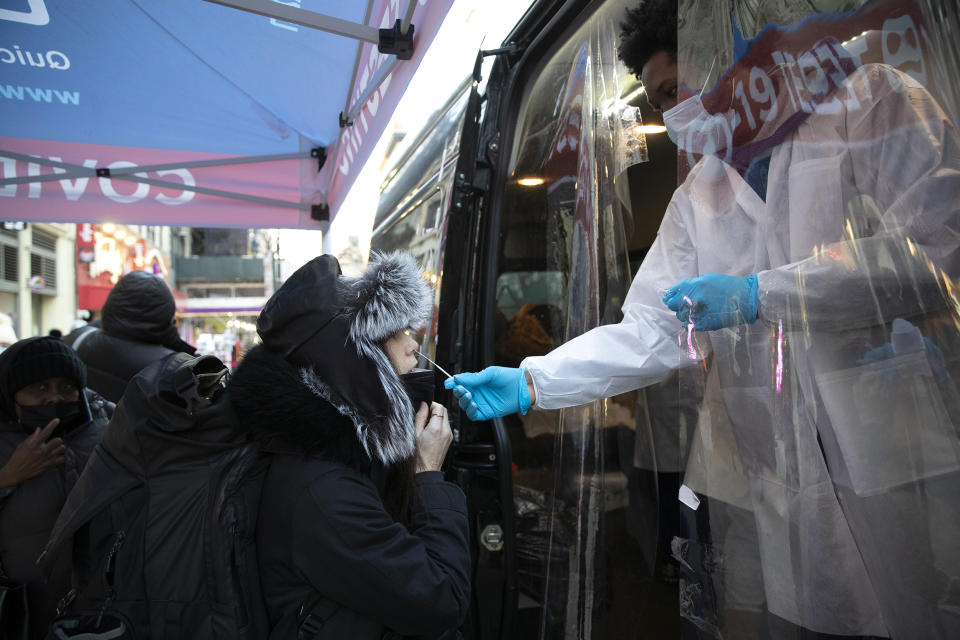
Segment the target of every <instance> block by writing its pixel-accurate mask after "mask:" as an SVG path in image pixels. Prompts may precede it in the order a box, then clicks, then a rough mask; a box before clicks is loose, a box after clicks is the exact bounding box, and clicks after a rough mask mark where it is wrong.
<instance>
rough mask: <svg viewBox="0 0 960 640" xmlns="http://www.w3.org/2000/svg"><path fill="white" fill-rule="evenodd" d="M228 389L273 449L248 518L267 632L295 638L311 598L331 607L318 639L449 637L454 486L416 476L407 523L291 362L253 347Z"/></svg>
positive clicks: (458, 577)
mask: <svg viewBox="0 0 960 640" xmlns="http://www.w3.org/2000/svg"><path fill="white" fill-rule="evenodd" d="M230 392H231V393H230V398H231V402H233V403H234V408H235V410H236V412H237V414H238V415H239V416H242V418H241V420H242V421H243V422H244V425H245V427H246V428H247V429H248V430H249V431H250V434H251V435H252V437H254V438H255V439H257V440H259V441H260V442H261V444H262V446H263V448H264V450H266V451H269V452H272V453H271V456H272V462H271V466H270V471H269V473H268V475H267V478H266V482H265V485H264V487H263V493H262V498H261V504H260V516H259V521H258V527H257V552H258V557H259V563H260V571H261V584H262V586H263V591H264V596H265V599H266V604H267V609H268V612H269V616H270V622H271V626H272V628H273V631H272V633H271V635H270V637H271V638H278V639H279V638H290V639H293V638H296V637H297V628H298V619H297V614H298V611H299V610H300V608H301V606H303V605H304V603H307V602H310V601H311V599H312V598H316V597H317V596H322V597H323V598H324V601H325V602H329V603H332V604H331V606H332V609H333V614H332V616H331V617H329V618H328V620H327V622H326V623H325V624H324V626H323V628H322V630H321V631H320V633H319V634H318V635H317V636H315V637H317V638H338V639H342V638H351V639H357V640H362V639H366V638H370V639H376V640H379V639H380V638H381V637H423V638H438V637H443V638H453V637H456V633H457V632H456V628H457V627H458V626H459V625H460V624H461V623H462V622H463V620H464V618H465V616H466V612H467V607H468V604H469V593H470V589H469V587H470V556H469V550H468V536H469V530H468V522H467V511H466V500H465V498H464V495H463V492H462V491H461V490H460V488H459V487H457V486H456V485H454V484H451V483H449V482H446V481H445V480H444V479H443V477H442V474H441V473H440V472H427V473H420V474H417V476H416V490H415V491H414V496H413V499H412V501H411V516H410V525H409V529H408V528H407V527H406V526H404V525H403V524H401V523H399V522H397V521H396V519H395V518H394V517H393V516H391V514H390V513H389V512H388V510H387V508H386V507H385V506H384V502H383V499H382V488H378V486H377V481H376V480H375V478H376V477H378V476H379V474H377V473H376V470H375V465H371V464H370V462H369V460H368V459H367V458H366V455H365V454H364V453H363V450H362V448H361V446H360V444H359V440H358V439H357V435H356V429H355V427H354V425H353V423H352V422H351V421H350V420H349V419H347V418H345V417H344V416H343V415H341V414H340V413H339V412H338V411H337V410H336V409H334V407H333V406H332V405H330V404H329V403H328V402H327V401H326V400H323V399H322V398H320V397H319V396H317V395H314V394H313V393H312V392H311V391H310V390H309V389H308V388H307V387H306V386H305V385H304V384H303V383H302V382H301V381H300V377H299V372H298V371H297V369H296V368H295V367H294V366H293V365H291V364H289V363H287V362H286V361H285V360H283V359H282V358H280V357H278V356H276V355H274V354H272V353H271V352H269V351H267V350H266V349H264V348H263V347H258V348H256V349H254V350H253V351H251V352H250V353H249V354H248V355H247V356H246V358H245V359H244V361H243V363H242V364H241V365H240V368H239V369H238V371H237V373H236V375H235V376H234V378H233V380H232V381H231V383H230ZM385 634H386V635H385ZM391 634H393V635H391Z"/></svg>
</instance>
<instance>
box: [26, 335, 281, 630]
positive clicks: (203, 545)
mask: <svg viewBox="0 0 960 640" xmlns="http://www.w3.org/2000/svg"><path fill="white" fill-rule="evenodd" d="M226 380H227V369H226V367H225V366H224V365H223V363H221V362H220V361H219V360H218V359H216V358H214V357H213V356H190V355H187V354H183V353H177V354H173V355H171V356H169V357H167V358H164V359H163V360H161V361H159V362H157V363H155V364H153V365H151V366H149V367H147V368H146V369H144V370H143V371H141V372H140V373H139V374H138V375H137V376H136V377H135V378H134V379H133V380H132V381H131V382H130V384H129V385H128V387H127V389H126V391H125V393H124V396H123V399H122V400H121V401H120V404H119V405H118V406H117V410H116V412H115V413H114V416H113V418H112V419H111V421H110V424H109V426H108V427H107V429H106V431H105V432H104V436H103V440H102V441H101V443H100V445H98V446H97V448H96V449H95V450H94V452H93V455H92V456H91V457H90V461H89V462H88V463H87V466H86V468H85V469H84V472H83V474H82V475H81V476H80V479H79V481H78V482H77V485H76V487H75V488H74V489H73V491H72V492H71V493H70V496H69V497H68V499H67V502H66V504H65V505H64V508H63V511H62V512H61V514H60V517H59V519H58V520H57V523H56V525H55V526H54V530H53V532H52V534H51V537H50V541H49V543H48V545H47V549H46V550H45V551H44V554H43V555H42V556H41V559H40V562H41V564H43V563H48V562H51V561H52V560H53V559H54V558H56V557H57V556H58V554H60V553H64V552H68V551H72V553H73V568H74V580H73V584H74V588H73V589H72V590H71V591H70V593H68V594H67V595H66V596H65V597H64V598H63V600H62V601H61V604H60V607H59V611H58V617H57V619H56V620H55V621H54V623H53V624H52V626H51V629H50V635H49V636H48V637H51V638H77V637H82V638H85V639H89V640H94V639H102V640H106V639H108V638H136V639H137V640H145V639H151V640H161V639H164V638H197V639H214V638H217V639H224V640H226V639H229V640H236V639H239V640H253V639H259V638H265V637H266V636H267V633H268V631H269V628H268V627H269V624H268V621H267V615H266V609H265V606H264V604H263V598H262V594H261V591H260V580H259V573H258V569H257V562H256V546H255V543H254V533H255V531H256V518H257V509H258V506H259V500H260V489H261V486H262V483H263V478H264V475H265V473H266V470H267V465H268V459H267V458H266V457H265V456H262V455H260V453H259V452H258V450H257V448H256V446H255V445H253V444H248V443H247V442H245V440H244V438H243V437H242V435H240V434H238V432H237V428H236V425H237V420H236V417H235V415H234V413H233V411H232V410H231V408H230V403H229V402H228V400H227V397H226V396H227V394H228V393H229V391H228V390H227V385H226Z"/></svg>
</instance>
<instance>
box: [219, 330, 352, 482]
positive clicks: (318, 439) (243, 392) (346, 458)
mask: <svg viewBox="0 0 960 640" xmlns="http://www.w3.org/2000/svg"><path fill="white" fill-rule="evenodd" d="M228 395H229V398H230V403H231V404H232V405H233V408H234V410H235V411H236V412H237V416H238V418H239V420H240V426H241V428H242V429H243V430H245V431H246V432H247V433H248V434H249V437H250V438H251V439H252V440H255V441H257V442H259V443H260V445H261V446H262V447H263V448H264V450H266V451H271V452H276V453H303V454H310V455H318V456H321V457H324V458H328V459H331V460H336V461H338V462H342V463H344V464H347V465H349V466H351V467H354V468H360V469H363V468H367V467H368V466H369V457H368V456H367V455H366V453H364V450H363V447H362V446H361V445H360V441H359V440H358V439H357V430H356V428H355V427H354V424H353V422H352V421H351V420H350V419H349V418H348V417H346V416H344V415H343V414H342V413H340V412H339V411H338V410H337V409H336V408H335V407H334V406H333V405H332V404H330V403H329V402H327V401H326V400H324V399H323V398H321V397H320V396H318V395H317V394H316V393H314V392H312V391H311V390H310V389H309V388H308V387H307V386H306V385H305V384H304V382H303V379H302V374H301V372H300V371H299V370H298V368H297V367H296V366H294V365H292V364H290V363H289V362H287V361H286V360H284V359H283V358H282V357H281V356H279V355H277V354H275V353H273V352H271V351H269V350H268V349H266V348H265V347H263V346H262V345H261V346H258V347H255V348H253V349H251V350H250V352H249V353H247V355H246V356H244V358H243V361H242V362H241V364H240V367H239V368H238V369H237V371H236V373H235V374H234V375H233V376H232V378H231V379H230V383H229V385H228Z"/></svg>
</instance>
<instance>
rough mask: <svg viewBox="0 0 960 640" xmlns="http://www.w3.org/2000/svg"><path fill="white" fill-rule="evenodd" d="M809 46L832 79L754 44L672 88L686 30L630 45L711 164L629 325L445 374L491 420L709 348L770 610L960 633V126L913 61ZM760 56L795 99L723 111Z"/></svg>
mask: <svg viewBox="0 0 960 640" xmlns="http://www.w3.org/2000/svg"><path fill="white" fill-rule="evenodd" d="M628 35H629V34H625V35H624V43H626V42H627V41H628V38H627V36H628ZM766 35H767V36H769V34H766ZM809 49H810V50H811V51H816V52H818V56H817V57H816V58H814V59H815V60H819V61H820V64H821V66H820V67H819V68H816V69H809V68H808V69H807V70H806V71H807V72H808V73H821V74H823V75H822V76H821V79H822V80H823V82H821V85H820V86H821V89H822V90H821V91H820V93H808V94H806V95H804V94H802V93H800V92H799V91H797V89H796V85H795V83H793V82H792V80H791V79H790V78H789V75H788V74H789V73H791V70H789V69H784V68H783V67H782V66H779V67H778V66H777V65H773V64H770V63H769V62H768V63H767V66H765V67H764V66H762V65H763V64H764V61H769V59H770V55H769V50H768V49H765V48H764V40H763V39H759V40H757V41H755V42H753V43H752V46H751V47H748V48H747V51H746V52H745V53H744V54H741V56H740V57H739V62H738V64H737V65H736V67H735V68H733V69H731V70H730V71H729V72H728V73H727V74H725V75H724V76H723V77H722V78H721V80H720V81H719V82H718V83H717V85H715V86H714V87H713V88H712V89H710V91H708V92H705V93H702V94H700V95H693V96H690V97H688V98H687V99H683V91H682V89H681V92H680V96H681V97H680V99H678V97H677V95H678V92H677V71H676V42H673V43H665V44H664V46H663V47H662V48H661V49H660V50H656V51H654V52H653V53H652V54H650V53H648V54H647V55H645V56H641V57H640V59H637V58H636V57H633V58H632V59H631V58H630V57H629V56H630V51H629V50H628V47H627V45H626V44H624V45H622V46H621V50H620V55H621V58H622V59H624V62H625V63H626V64H627V66H628V68H630V69H631V71H634V72H639V73H640V76H641V79H642V81H643V84H644V86H645V87H646V90H647V95H648V99H649V100H651V102H653V103H654V104H655V105H657V106H661V107H663V108H664V109H666V112H665V113H664V123H665V124H666V126H667V127H668V130H669V134H670V136H671V139H673V140H674V142H675V143H677V144H678V146H679V147H680V150H681V153H690V154H691V155H692V157H693V158H694V159H696V164H695V165H694V166H693V167H692V169H691V171H690V173H689V175H688V176H687V177H686V179H685V180H684V182H683V183H682V185H681V186H680V187H679V188H678V189H677V190H676V192H675V193H674V195H673V197H672V199H671V201H670V204H669V207H668V209H667V211H666V215H665V216H664V219H663V222H662V224H661V226H660V229H659V233H658V236H657V239H656V241H655V242H654V244H653V246H652V247H651V249H650V251H649V253H648V254H647V256H646V258H645V259H644V261H643V264H642V265H641V267H640V268H639V270H638V272H637V274H636V276H635V278H634V280H633V283H632V285H631V287H630V291H629V293H628V295H627V298H626V300H625V302H624V305H623V315H624V317H623V320H622V321H621V322H619V323H617V324H612V325H605V326H601V327H597V328H595V329H593V330H591V331H589V332H587V333H585V334H583V335H580V336H578V337H576V338H574V339H572V340H570V341H569V342H567V343H566V344H563V345H562V346H560V347H559V348H557V349H555V350H554V351H552V352H551V353H549V354H548V355H545V356H537V357H528V358H526V359H525V360H524V361H523V362H522V363H521V365H520V367H519V368H517V369H511V368H505V367H489V368H487V369H484V370H483V371H481V372H478V373H464V374H458V375H456V376H454V378H453V379H450V380H448V381H447V386H448V388H452V389H453V391H454V393H455V394H456V395H457V397H458V399H459V402H460V406H461V408H462V409H463V410H464V411H465V412H466V414H467V416H468V417H469V418H471V419H473V420H485V419H491V418H495V417H500V416H504V415H508V414H511V413H515V412H522V413H526V411H527V410H528V409H529V408H530V407H533V408H535V409H556V408H562V407H570V406H576V405H580V404H585V403H588V402H592V401H595V400H598V399H601V398H605V397H609V396H613V395H616V394H620V393H623V392H626V391H630V390H633V389H637V388H641V387H644V386H647V385H650V384H654V383H656V382H658V381H660V380H662V379H663V378H664V377H665V376H666V375H667V374H668V373H669V372H670V371H672V370H674V369H677V368H681V367H684V366H686V365H689V364H693V363H701V364H702V363H704V362H708V363H709V366H710V367H712V368H713V369H715V370H716V373H717V375H718V377H719V381H720V388H721V393H722V401H723V406H724V407H725V411H726V413H727V418H728V419H729V422H730V424H731V426H732V429H733V433H734V436H735V438H736V441H737V446H738V447H739V451H740V455H741V456H742V458H743V465H744V467H745V468H746V469H747V472H748V476H749V485H750V499H751V502H752V510H753V513H754V517H755V519H756V528H757V532H758V537H759V550H760V562H761V567H762V573H763V590H764V595H765V599H766V607H767V608H768V610H769V611H770V612H771V613H772V614H774V615H775V616H778V617H780V618H783V619H785V620H787V621H789V622H790V623H792V624H795V625H797V626H799V627H800V628H802V629H803V630H805V631H807V632H810V633H811V637H816V634H831V635H838V636H853V637H861V636H870V637H892V638H947V637H956V636H955V635H952V636H951V634H955V633H956V630H957V629H960V544H958V542H957V541H958V540H960V507H958V504H960V441H958V425H960V402H958V394H957V389H956V381H957V380H958V376H960V371H958V369H960V363H958V360H957V359H958V357H960V334H958V326H960V322H958V309H960V306H958V301H957V298H956V291H955V289H954V287H955V285H956V282H957V277H958V273H960V268H958V267H960V265H958V261H960V254H958V251H957V249H958V244H960V224H958V216H960V137H958V133H957V129H956V127H955V126H954V124H953V123H952V122H951V121H950V120H949V118H948V117H947V116H946V115H945V113H944V112H943V111H942V109H941V108H940V107H939V106H938V104H937V103H936V102H935V101H934V99H933V98H932V96H931V95H930V93H929V92H928V91H927V90H926V89H925V88H924V87H923V86H922V85H920V84H919V83H918V82H917V81H915V80H914V79H913V78H911V77H910V76H908V75H906V74H904V73H902V72H900V71H898V70H896V69H894V68H892V67H889V66H886V65H881V64H860V62H859V60H857V59H856V58H855V57H853V56H851V55H850V54H849V53H847V52H846V51H844V50H843V49H842V47H841V46H840V43H839V42H837V41H835V40H833V39H830V38H826V39H824V40H822V41H818V42H813V43H811V45H810V47H809ZM758 66H760V68H763V69H765V71H764V74H765V77H766V78H767V79H768V80H769V85H766V86H768V87H769V88H770V89H772V90H773V91H771V92H770V93H771V94H772V95H775V96H776V104H777V105H778V107H779V113H777V114H772V113H771V112H770V110H768V111H767V116H768V119H767V120H764V119H762V118H757V117H756V114H752V115H751V116H750V118H748V117H747V114H745V113H742V112H740V113H734V111H735V109H736V108H737V107H730V105H731V104H732V105H737V104H738V102H737V101H735V100H733V99H732V97H731V96H732V95H733V87H734V83H735V82H736V81H737V80H738V78H740V79H742V78H743V74H744V73H747V74H749V73H750V72H751V70H752V69H755V68H757V67H758ZM754 73H756V72H755V71H754ZM747 77H748V78H749V76H747ZM812 84H813V86H816V84H815V83H812ZM769 105H770V101H768V106H769ZM750 119H752V120H753V125H754V127H753V130H750V126H749V124H750V123H749V120H750ZM724 120H725V121H726V125H724ZM731 124H732V126H730V125H731ZM741 124H743V125H744V126H740V125H741ZM731 131H732V132H733V133H732V135H731ZM741 131H746V132H745V133H739V132H741ZM804 637H807V636H804Z"/></svg>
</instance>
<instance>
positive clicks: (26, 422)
mask: <svg viewBox="0 0 960 640" xmlns="http://www.w3.org/2000/svg"><path fill="white" fill-rule="evenodd" d="M54 418H60V424H58V425H57V428H56V429H54V431H53V435H52V436H51V437H58V436H61V435H63V434H65V433H68V432H69V431H71V430H72V429H73V428H74V427H77V426H79V425H80V424H81V423H83V421H84V415H83V411H82V410H81V407H80V402H79V401H77V402H56V403H53V402H51V403H47V404H37V405H33V406H28V407H20V426H22V427H23V428H24V430H26V431H30V432H33V430H34V429H36V428H37V427H39V428H41V429H43V428H44V427H45V426H47V424H48V423H49V422H50V421H51V420H53V419H54Z"/></svg>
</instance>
